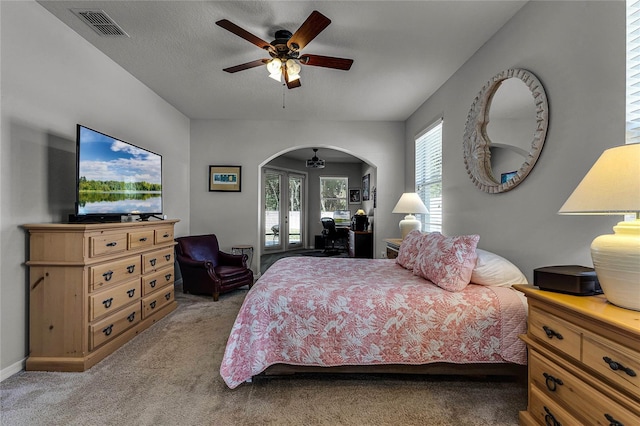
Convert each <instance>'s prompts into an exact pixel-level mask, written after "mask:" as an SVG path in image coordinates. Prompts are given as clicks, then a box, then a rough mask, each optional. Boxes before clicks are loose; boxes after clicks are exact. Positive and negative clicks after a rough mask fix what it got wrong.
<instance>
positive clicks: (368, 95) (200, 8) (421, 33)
mask: <svg viewBox="0 0 640 426" xmlns="http://www.w3.org/2000/svg"><path fill="white" fill-rule="evenodd" d="M525 3H526V1H524V0H502V1H484V0H475V1H454V0H449V1H100V0H95V1H41V2H40V4H41V5H42V6H43V7H44V8H46V9H47V10H49V11H50V12H51V13H52V14H54V15H55V16H57V17H58V18H59V19H60V20H61V21H63V22H64V23H65V24H67V25H68V26H69V27H71V28H72V29H73V30H75V31H76V32H77V33H78V34H80V35H81V36H82V37H84V38H85V39H86V40H87V41H88V42H89V43H91V44H93V45H94V46H95V47H96V48H98V49H99V50H101V51H102V52H104V53H105V55H107V56H108V57H110V58H112V59H113V60H114V61H115V62H117V63H118V64H120V65H121V66H122V67H123V68H124V69H126V70H127V71H128V72H130V73H131V74H132V75H133V76H135V77H136V78H137V79H138V80H140V81H141V82H142V83H144V84H145V85H147V86H148V87H149V88H151V90H153V91H154V92H156V93H157V94H158V95H160V96H161V97H162V98H163V99H165V100H166V101H167V102H168V103H170V104H171V105H173V106H174V107H175V108H177V109H178V110H179V111H181V112H182V113H183V114H185V115H186V116H187V117H189V118H191V119H263V120H316V121H317V120H365V121H367V120H374V121H404V120H406V119H407V118H408V117H409V116H410V115H411V114H412V113H413V112H414V111H415V110H416V109H417V108H418V107H419V106H420V105H421V104H422V103H423V102H424V101H425V100H426V99H427V98H428V97H429V96H430V95H432V94H433V93H434V92H435V91H436V90H437V89H438V88H439V87H440V86H441V85H442V84H443V83H444V82H445V81H446V80H447V79H448V78H449V77H450V76H451V75H452V74H453V73H454V72H455V71H456V70H457V69H458V68H459V67H460V66H461V65H462V64H463V63H464V62H465V61H466V60H468V59H469V57H470V56H471V55H473V53H474V52H475V51H476V50H478V48H480V47H481V46H482V45H483V44H484V43H485V42H486V41H487V40H488V39H489V38H490V37H491V36H492V35H493V34H494V33H495V32H496V31H498V30H499V29H500V28H501V27H502V26H503V25H504V24H505V23H506V22H507V21H508V20H509V19H510V18H511V17H512V16H513V15H514V14H515V13H516V12H517V11H518V10H519V9H520V8H521V7H522V6H523V5H524V4H525ZM73 8H91V9H101V10H103V11H104V12H106V13H107V14H108V15H109V16H110V17H111V18H112V19H113V20H114V21H115V22H116V23H117V24H119V25H120V27H122V29H123V30H124V31H125V32H126V33H127V34H129V36H130V37H129V38H111V37H101V36H99V35H98V34H97V33H96V32H94V31H93V30H92V29H91V28H90V27H89V26H88V25H86V24H85V23H84V22H83V21H81V20H80V19H79V18H78V17H77V16H76V15H75V14H73V13H72V12H71V9H73ZM313 10H318V11H320V12H321V13H322V14H324V15H325V16H327V17H328V18H329V19H331V20H332V23H331V24H330V25H329V26H328V27H327V28H326V29H325V30H324V31H323V32H321V33H320V34H319V35H318V36H317V37H316V38H315V39H314V40H313V41H311V42H310V43H309V44H308V45H307V46H306V47H305V48H304V49H303V51H302V52H303V53H307V54H309V53H311V54H317V55H326V56H336V57H342V58H351V59H353V60H354V64H353V66H352V67H351V70H349V71H339V70H333V69H328V68H320V67H312V66H303V68H302V71H301V82H302V87H299V88H296V89H292V90H287V89H286V88H284V87H283V86H282V85H281V84H279V83H277V82H275V81H274V80H272V79H270V78H268V73H267V71H266V69H265V68H264V67H258V68H253V69H249V70H245V71H241V72H237V73H235V74H229V73H226V72H223V71H222V69H223V68H227V67H230V66H234V65H238V64H242V63H245V62H249V61H253V60H256V59H260V58H267V57H268V55H267V54H266V52H263V51H262V50H261V49H259V48H258V47H256V46H255V45H253V44H251V43H249V42H248V41H246V40H244V39H242V38H240V37H238V36H236V35H234V34H232V33H230V32H228V31H226V30H224V29H223V28H220V27H219V26H217V25H215V22H216V21H218V20H220V19H228V20H230V21H231V22H233V23H235V24H236V25H238V26H240V27H242V28H244V29H245V30H247V31H249V32H250V33H252V34H254V35H256V36H257V37H259V38H261V39H263V40H266V41H269V42H270V41H271V40H273V38H274V32H275V30H277V29H287V30H289V31H291V32H295V30H297V29H298V27H299V26H300V25H301V24H302V22H304V20H305V19H306V18H307V16H309V14H310V13H311V12H312V11H313ZM496 71H499V70H496ZM283 95H284V103H285V106H286V108H283V107H282V106H283ZM472 101H473V99H469V103H470V104H471V102H472Z"/></svg>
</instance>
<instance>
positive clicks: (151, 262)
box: [149, 258, 156, 266]
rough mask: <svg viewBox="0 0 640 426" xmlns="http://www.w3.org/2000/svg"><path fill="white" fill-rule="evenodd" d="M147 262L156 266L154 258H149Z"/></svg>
mask: <svg viewBox="0 0 640 426" xmlns="http://www.w3.org/2000/svg"><path fill="white" fill-rule="evenodd" d="M149 263H150V264H151V266H156V259H155V258H153V259H149Z"/></svg>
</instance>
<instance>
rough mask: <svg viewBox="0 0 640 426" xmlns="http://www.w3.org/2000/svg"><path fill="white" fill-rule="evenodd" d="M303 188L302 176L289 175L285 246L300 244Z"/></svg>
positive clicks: (301, 238)
mask: <svg viewBox="0 0 640 426" xmlns="http://www.w3.org/2000/svg"><path fill="white" fill-rule="evenodd" d="M303 188H304V177H303V176H297V175H289V209H288V210H289V217H288V218H287V219H288V220H287V221H288V223H289V229H288V244H287V248H295V247H300V246H302V241H304V238H303V229H304V226H303V225H304V220H303V219H304V218H303V210H302V206H303V198H302V196H303Z"/></svg>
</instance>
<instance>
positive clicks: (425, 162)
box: [415, 120, 442, 232]
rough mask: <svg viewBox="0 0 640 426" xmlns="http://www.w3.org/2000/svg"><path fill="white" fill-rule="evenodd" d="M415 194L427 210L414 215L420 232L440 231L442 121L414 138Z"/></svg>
mask: <svg viewBox="0 0 640 426" xmlns="http://www.w3.org/2000/svg"><path fill="white" fill-rule="evenodd" d="M415 183H416V192H417V193H418V195H419V196H420V198H421V199H422V201H423V202H424V204H425V206H427V209H428V210H429V213H427V214H419V215H416V217H417V219H418V220H419V221H420V222H422V230H423V231H427V232H433V231H440V232H441V231H442V120H438V121H437V122H436V123H434V124H432V125H431V126H430V127H428V128H427V130H426V131H425V132H423V133H422V134H420V135H419V136H418V137H417V138H416V182H415Z"/></svg>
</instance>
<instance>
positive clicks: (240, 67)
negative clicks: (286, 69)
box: [222, 59, 269, 73]
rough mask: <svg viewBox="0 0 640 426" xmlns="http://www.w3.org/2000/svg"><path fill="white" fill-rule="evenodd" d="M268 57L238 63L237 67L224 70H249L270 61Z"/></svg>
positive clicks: (231, 71)
mask: <svg viewBox="0 0 640 426" xmlns="http://www.w3.org/2000/svg"><path fill="white" fill-rule="evenodd" d="M268 61H269V60H268V59H257V60H255V61H251V62H247V63H246V64H240V65H236V66H235V67H229V68H225V69H223V70H222V71H226V72H229V73H234V72H238V71H244V70H248V69H249V68H255V67H259V66H260V65H264V64H266V63H267V62H268Z"/></svg>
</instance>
